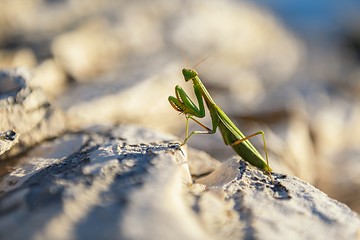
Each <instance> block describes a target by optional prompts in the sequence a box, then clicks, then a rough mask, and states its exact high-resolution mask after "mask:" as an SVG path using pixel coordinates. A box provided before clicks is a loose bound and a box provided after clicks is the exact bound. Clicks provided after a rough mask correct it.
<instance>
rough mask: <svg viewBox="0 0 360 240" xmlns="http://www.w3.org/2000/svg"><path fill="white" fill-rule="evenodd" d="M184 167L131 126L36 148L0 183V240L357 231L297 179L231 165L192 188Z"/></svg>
mask: <svg viewBox="0 0 360 240" xmlns="http://www.w3.org/2000/svg"><path fill="white" fill-rule="evenodd" d="M192 156H196V155H194V154H192ZM203 159H204V161H206V160H205V158H203ZM188 161H192V159H187V149H186V148H185V147H183V148H180V146H179V144H178V143H177V142H176V139H175V138H174V137H172V136H169V135H163V134H159V133H156V132H153V131H149V130H146V129H143V128H138V127H134V126H126V125H124V126H119V127H117V128H94V129H88V130H86V131H83V132H79V133H73V134H66V135H64V136H63V137H61V138H58V139H55V140H52V141H48V142H44V143H42V144H40V145H38V146H37V147H35V148H33V149H32V150H31V151H29V152H28V153H27V154H26V155H24V156H23V157H22V158H19V159H18V160H17V163H16V164H15V165H14V166H12V170H11V171H10V173H9V174H6V175H4V176H2V177H1V183H0V190H1V193H2V194H1V197H0V238H1V239H24V238H26V239H265V238H266V239H356V237H357V235H356V234H358V231H359V230H360V219H359V217H358V216H357V215H356V214H355V213H354V212H352V211H351V210H350V209H349V208H348V207H347V206H345V205H344V204H341V203H339V202H337V201H335V200H332V199H330V198H329V197H327V196H326V195H325V194H324V193H322V192H320V191H319V190H317V189H316V188H314V187H313V186H311V185H310V184H308V183H305V182H303V181H301V180H299V179H298V178H295V177H290V176H286V175H280V174H276V173H274V175H273V177H274V179H275V183H274V184H273V183H272V182H271V181H270V178H269V177H268V176H266V175H264V174H263V173H262V172H261V171H259V170H257V169H255V168H253V167H249V166H248V165H247V164H246V163H245V162H243V161H240V160H239V158H237V157H234V158H231V159H230V160H228V161H227V162H225V163H223V164H222V165H221V166H220V167H218V168H217V169H216V170H215V171H213V172H212V173H211V174H209V175H207V176H205V177H203V178H200V179H198V180H197V182H196V183H193V182H192V179H191V173H190V171H189V167H188ZM204 164H205V165H208V164H209V163H206V162H205V163H204ZM20 226H21V227H20Z"/></svg>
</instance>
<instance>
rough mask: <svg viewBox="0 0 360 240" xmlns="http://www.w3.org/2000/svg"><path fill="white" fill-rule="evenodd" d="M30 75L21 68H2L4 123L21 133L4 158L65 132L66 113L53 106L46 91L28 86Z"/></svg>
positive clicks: (1, 121) (0, 119) (0, 95)
mask: <svg viewBox="0 0 360 240" xmlns="http://www.w3.org/2000/svg"><path fill="white" fill-rule="evenodd" d="M27 79H29V75H28V74H27V73H26V72H25V71H22V70H20V69H14V70H2V71H0V126H1V129H0V130H2V131H5V130H9V129H11V130H13V131H15V132H16V133H17V134H19V139H18V144H15V145H14V146H13V147H12V148H11V149H10V150H9V151H8V152H6V153H5V154H3V155H2V156H1V157H0V159H1V158H2V157H5V156H12V155H15V154H18V153H20V152H22V151H24V150H26V149H28V148H30V147H32V146H34V145H35V144H37V143H39V142H41V141H42V140H44V139H48V138H51V137H54V136H57V135H58V134H59V133H61V132H62V131H64V127H65V122H64V119H63V115H62V113H61V112H60V111H59V110H57V109H56V108H54V107H53V106H51V105H50V103H49V101H48V100H47V99H46V97H45V95H44V94H43V92H42V90H41V89H39V88H31V87H29V86H28V85H27Z"/></svg>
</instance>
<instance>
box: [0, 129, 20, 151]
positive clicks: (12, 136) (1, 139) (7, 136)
mask: <svg viewBox="0 0 360 240" xmlns="http://www.w3.org/2000/svg"><path fill="white" fill-rule="evenodd" d="M17 139H18V135H17V134H16V132H14V131H13V130H8V131H6V132H2V133H0V155H2V154H3V153H4V152H6V151H8V150H9V149H10V148H11V147H12V146H14V144H15V143H16V142H17Z"/></svg>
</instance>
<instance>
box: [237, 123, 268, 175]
mask: <svg viewBox="0 0 360 240" xmlns="http://www.w3.org/2000/svg"><path fill="white" fill-rule="evenodd" d="M260 134H261V136H262V140H263V143H264V151H265V157H266V164H267V165H268V166H270V165H269V156H268V151H267V145H266V140H265V133H264V131H262V130H261V131H258V132H256V133H254V134H251V135H249V136H246V137H244V138H242V139H239V140H236V141H235V142H233V143H232V144H230V146H235V145H238V144H240V143H242V142H244V141H246V140H248V139H249V138H252V137H255V136H257V135H260ZM268 174H269V176H270V178H271V180H272V181H273V182H274V180H273V179H272V176H271V173H270V172H268Z"/></svg>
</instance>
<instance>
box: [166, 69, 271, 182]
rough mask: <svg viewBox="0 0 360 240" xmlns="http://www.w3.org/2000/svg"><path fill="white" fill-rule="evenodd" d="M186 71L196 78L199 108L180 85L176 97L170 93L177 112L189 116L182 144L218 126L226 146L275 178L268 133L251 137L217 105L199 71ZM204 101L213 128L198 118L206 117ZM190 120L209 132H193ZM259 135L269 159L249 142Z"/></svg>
mask: <svg viewBox="0 0 360 240" xmlns="http://www.w3.org/2000/svg"><path fill="white" fill-rule="evenodd" d="M182 74H183V76H184V78H185V81H186V82H188V81H190V80H192V83H193V88H194V93H195V96H196V99H197V102H198V107H197V106H196V105H195V104H194V102H193V101H192V100H191V99H190V97H189V96H188V95H187V94H186V92H185V91H184V90H183V89H182V88H181V87H180V86H179V85H177V86H176V87H175V96H176V97H173V96H169V98H168V100H169V102H170V105H171V106H172V107H173V108H174V109H175V110H176V111H178V112H180V113H181V114H184V115H185V117H186V136H185V140H184V142H183V143H182V144H181V145H184V144H185V143H186V142H187V141H188V140H189V138H190V137H191V136H193V135H194V134H214V133H215V132H216V129H217V128H219V130H220V133H221V135H222V137H223V140H224V143H225V145H229V146H231V147H232V148H233V150H234V151H235V152H236V153H237V154H238V155H239V156H240V157H242V158H243V159H244V160H245V161H246V162H249V163H250V164H251V165H253V166H255V167H257V168H259V169H260V170H262V171H264V172H266V173H267V174H268V175H269V176H270V178H271V180H272V177H271V171H272V169H271V168H270V166H269V160H268V152H267V147H266V141H265V134H264V132H263V131H258V132H256V133H254V134H251V135H249V136H245V135H244V134H243V133H242V132H241V131H240V130H239V129H238V128H237V127H236V126H235V124H234V123H233V122H232V121H231V120H230V118H229V117H228V116H227V115H226V114H225V113H224V111H223V110H222V109H221V108H220V107H219V106H218V105H216V103H215V102H214V100H213V99H212V97H211V96H210V94H209V92H208V91H207V89H206V88H205V86H204V84H203V83H202V82H201V80H200V78H199V76H198V73H197V72H196V71H195V70H193V69H187V68H184V69H183V70H182ZM203 100H205V103H206V106H207V108H208V110H209V113H210V117H211V122H212V128H208V127H206V126H205V125H204V124H202V123H201V122H199V121H198V120H197V119H196V118H203V117H205V106H204V102H203ZM189 119H191V120H193V121H194V122H196V123H197V124H199V125H200V126H201V127H202V128H204V129H205V130H206V131H193V132H191V133H190V135H189V134H188V133H189ZM257 135H261V136H262V140H263V143H264V151H265V156H266V161H265V160H264V158H263V157H262V156H261V154H260V153H259V151H258V150H257V149H256V148H255V147H254V146H253V145H252V143H251V142H250V141H249V138H252V137H254V136H257Z"/></svg>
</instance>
